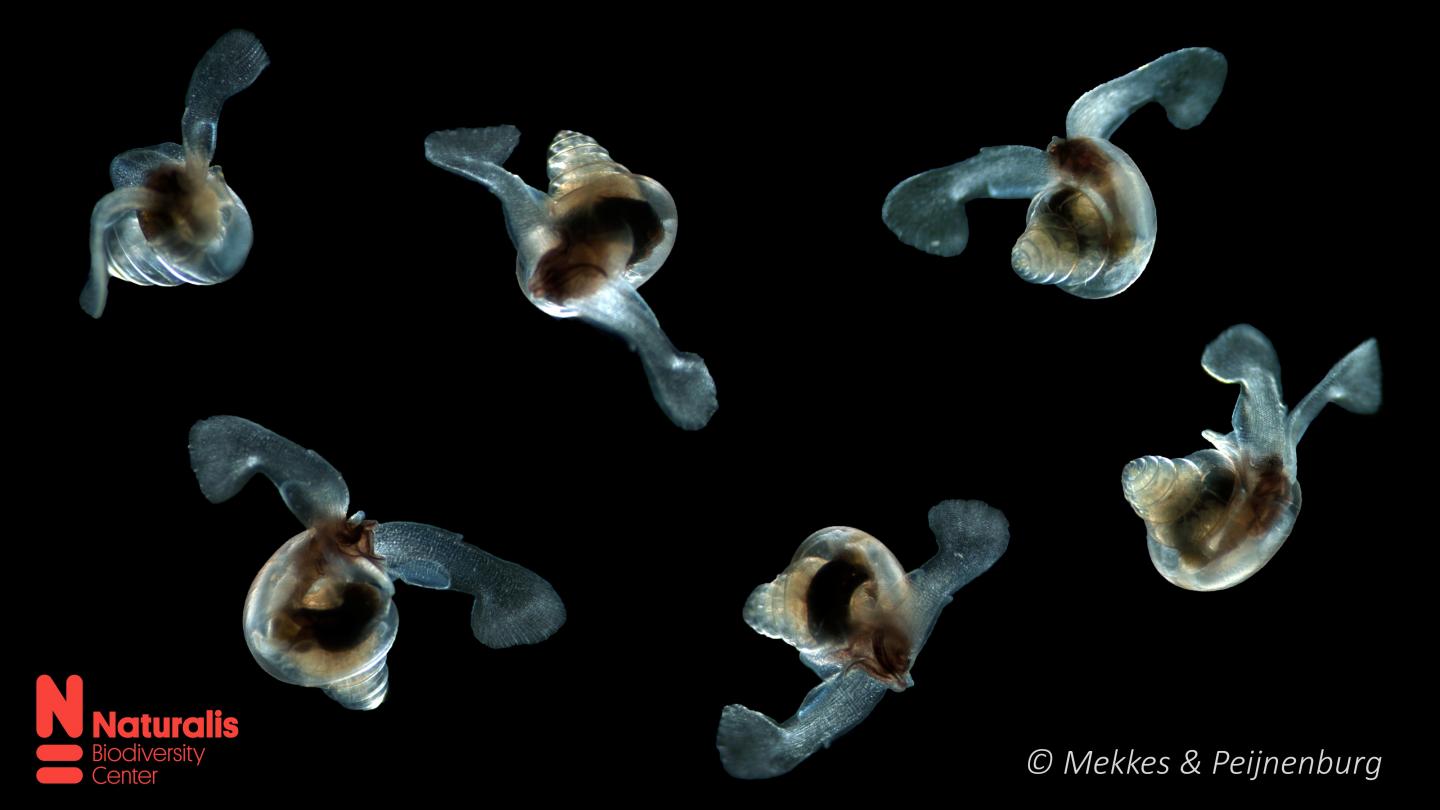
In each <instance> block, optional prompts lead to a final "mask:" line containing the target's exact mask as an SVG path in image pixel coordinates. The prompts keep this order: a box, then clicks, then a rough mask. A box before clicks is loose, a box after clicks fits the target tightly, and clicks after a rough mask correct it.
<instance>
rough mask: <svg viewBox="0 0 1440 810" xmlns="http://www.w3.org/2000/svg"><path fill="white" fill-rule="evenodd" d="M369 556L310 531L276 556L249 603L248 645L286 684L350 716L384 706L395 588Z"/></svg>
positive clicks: (257, 578)
mask: <svg viewBox="0 0 1440 810" xmlns="http://www.w3.org/2000/svg"><path fill="white" fill-rule="evenodd" d="M382 565H383V563H380V562H378V561H377V559H376V558H372V557H370V556H367V554H366V553H365V549H364V548H363V547H362V548H357V547H355V546H353V545H347V544H344V543H341V542H339V540H338V538H337V537H336V536H334V535H333V534H332V533H330V532H323V531H318V530H315V529H308V530H306V531H304V532H301V533H300V534H298V535H296V536H295V537H293V538H292V539H291V540H290V541H289V542H287V543H285V545H283V546H281V547H280V550H279V551H277V552H275V554H274V556H272V557H271V558H270V560H269V561H268V562H266V563H265V566H264V567H263V568H261V569H260V573H259V574H257V575H256V576H255V581H254V583H253V584H252V585H251V586H250V592H249V593H248V594H246V596H245V619H244V628H245V642H246V644H248V645H249V647H250V653H251V654H252V655H253V656H255V660H256V661H257V662H258V663H259V664H260V666H261V667H262V668H263V669H264V670H265V671H266V672H268V673H270V674H271V675H273V676H274V677H275V678H277V679H279V680H281V681H284V682H285V683H293V684H298V685H300V686H316V687H321V688H323V689H324V690H325V692H326V694H328V695H330V696H331V697H332V698H334V699H335V700H337V701H339V702H340V704H341V705H343V706H345V707H346V708H349V709H373V708H375V707H376V706H379V705H380V703H381V702H383V701H384V700H385V695H386V691H387V690H388V688H389V671H388V668H387V667H386V663H385V658H386V654H387V653H389V651H390V647H391V645H392V644H394V643H395V634H396V630H397V629H398V627H399V619H400V616H399V612H398V611H397V610H396V608H395V603H394V602H393V601H392V597H393V596H394V595H395V586H394V584H393V583H392V582H391V581H390V578H389V577H388V576H387V575H386V573H385V571H384V570H383V568H382V567H381V566H382Z"/></svg>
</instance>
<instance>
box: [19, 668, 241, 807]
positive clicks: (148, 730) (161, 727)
mask: <svg viewBox="0 0 1440 810" xmlns="http://www.w3.org/2000/svg"><path fill="white" fill-rule="evenodd" d="M57 722H58V724H59V726H60V728H61V729H62V730H64V732H65V734H66V736H68V737H69V738H70V739H72V740H75V739H79V738H80V737H82V736H84V734H85V681H84V680H83V679H82V678H81V677H80V676H79V675H71V676H70V677H68V678H66V679H65V690H64V691H63V692H62V691H61V690H60V687H59V686H57V685H56V684H55V679H54V678H51V677H50V676H49V675H41V676H40V677H39V678H36V679H35V733H36V734H37V735H39V736H40V737H42V738H49V737H51V736H53V735H54V734H55V726H56V724H57ZM90 736H91V737H92V738H94V740H95V742H93V743H91V745H90V761H91V762H92V763H94V764H93V765H91V766H88V767H89V774H88V776H89V779H90V781H92V782H94V783H96V784H100V785H153V784H155V782H156V779H157V778H158V777H159V774H160V769H159V768H158V767H154V768H149V767H135V766H145V765H157V766H158V765H188V766H196V767H198V766H199V765H200V763H201V762H203V761H204V760H205V746H203V745H194V744H192V743H190V742H181V744H179V745H176V744H174V743H175V742H177V741H188V740H213V739H219V738H233V737H238V736H240V721H239V720H238V719H236V718H234V717H226V716H225V713H224V712H222V711H220V710H219V709H208V710H206V712H205V714H204V716H202V717H155V716H153V715H149V714H142V715H140V716H139V717H134V716H118V715H117V714H116V713H115V712H113V711H111V712H101V711H96V712H93V713H92V714H91V715H90ZM135 739H140V740H166V741H169V743H170V744H163V743H138V742H137V743H128V744H127V743H117V742H107V741H111V740H135ZM35 756H36V757H38V758H39V759H40V761H41V762H47V763H49V762H79V761H81V760H82V759H84V758H85V749H84V748H82V747H81V746H80V745H78V744H76V743H42V744H41V745H40V746H39V747H38V748H36V749H35ZM127 766H128V767H127ZM86 776H87V774H86V773H85V771H84V770H82V769H81V768H80V767H79V766H77V765H43V766H41V767H40V768H38V769H37V770H36V771H35V779H36V781H38V782H40V783H41V784H46V785H73V784H75V783H76V782H81V781H84V780H85V778H86Z"/></svg>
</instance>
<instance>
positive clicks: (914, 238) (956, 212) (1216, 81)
mask: <svg viewBox="0 0 1440 810" xmlns="http://www.w3.org/2000/svg"><path fill="white" fill-rule="evenodd" d="M1225 73H1226V63H1225V57H1223V56H1221V55H1220V54H1219V53H1216V52H1215V51H1212V50H1210V49H1209V48H1186V49H1184V50H1180V51H1175V52H1173V53H1168V54H1166V55H1164V56H1162V57H1160V58H1159V59H1156V60H1155V61H1154V62H1151V63H1150V64H1148V65H1143V66H1141V67H1140V68H1137V69H1136V70H1134V71H1131V72H1130V73H1127V74H1126V75H1124V76H1121V77H1120V78H1118V79H1115V80H1113V81H1110V82H1106V83H1105V84H1102V85H1100V86H1099V87H1096V88H1095V89H1093V90H1091V91H1090V92H1088V93H1086V94H1085V95H1083V96H1081V97H1080V98H1079V99H1077V100H1076V101H1075V104H1074V105H1073V106H1071V108H1070V112H1069V114H1068V115H1067V116H1066V118H1065V132H1066V136H1065V138H1063V139H1062V138H1056V139H1055V140H1053V141H1052V142H1051V144H1050V147H1049V149H1047V150H1046V151H1044V152H1042V151H1040V150H1039V149H1034V148H1031V147H1028V146H1001V147H988V148H985V149H981V150H980V154H978V155H976V156H975V157H972V158H970V159H968V160H964V161H961V162H960V163H956V164H954V165H951V166H946V167H944V168H940V169H933V170H931V171H928V172H922V173H920V174H917V175H915V176H914V177H911V178H909V179H907V180H905V181H904V182H902V183H900V184H899V185H897V186H895V188H894V189H892V190H891V191H890V194H889V196H887V197H886V198H885V206H884V208H883V209H882V212H881V215H882V217H883V218H884V220H885V224H886V226H888V227H889V228H890V230H891V231H893V232H894V233H895V235H896V236H897V237H899V239H900V241H902V242H904V243H905V244H907V245H911V246H912V247H916V248H919V249H920V250H923V251H925V252H927V253H931V254H934V255H937V256H958V255H959V254H960V252H961V251H963V250H964V249H965V246H966V244H967V243H968V242H969V240H970V225H969V222H968V220H967V219H966V218H965V203H967V202H969V201H970V200H974V199H979V198H983V197H991V198H994V199H1007V200H1008V199H1021V200H1030V208H1029V211H1028V212H1027V214H1026V229H1025V232H1024V234H1023V235H1022V236H1021V237H1020V239H1019V240H1018V241H1017V242H1016V244H1015V248H1014V250H1012V251H1011V255H1010V263H1011V266H1012V267H1013V268H1014V270H1015V272H1016V273H1018V274H1019V275H1020V277H1021V278H1023V279H1025V280H1026V281H1029V282H1032V283H1035V284H1054V285H1055V286H1057V287H1059V288H1060V289H1062V290H1064V291H1066V292H1068V293H1070V294H1071V295H1075V296H1079V297H1081V298H1107V297H1109V296H1112V295H1118V294H1120V293H1121V292H1124V291H1125V289H1126V288H1128V287H1129V286H1130V285H1131V284H1133V283H1134V282H1135V279H1137V278H1139V277H1140V274H1141V273H1142V272H1143V271H1144V270H1145V266H1146V264H1147V263H1149V261H1150V254H1151V252H1152V251H1153V250H1154V246H1155V230H1156V227H1155V203H1154V201H1153V200H1152V199H1151V196H1150V188H1149V186H1148V185H1147V184H1146V182H1145V179H1144V178H1143V177H1142V176H1141V174H1140V170H1139V169H1138V168H1136V166H1135V163H1134V161H1132V160H1131V159H1130V157H1129V156H1128V155H1126V154H1125V153H1124V152H1122V151H1120V149H1119V148H1117V147H1116V146H1115V145H1114V144H1112V143H1110V136H1111V135H1113V134H1114V132H1115V130H1116V129H1117V128H1119V126H1120V125H1121V124H1122V123H1124V122H1125V120H1126V119H1127V118H1129V117H1130V115H1131V114H1132V113H1134V112H1135V111H1136V110H1138V109H1139V108H1141V107H1143V106H1145V105H1146V104H1148V103H1150V102H1151V101H1155V102H1159V103H1160V104H1161V105H1163V106H1164V107H1165V111H1166V113H1167V114H1168V115H1169V117H1170V122H1171V123H1172V124H1174V125H1175V126H1177V127H1179V128H1181V129H1189V128H1190V127H1193V126H1195V125H1196V124H1199V123H1200V122H1201V121H1203V120H1205V117H1206V116H1207V115H1208V114H1209V113H1210V108H1211V107H1213V106H1214V104H1215V101H1216V100H1217V99H1218V98H1219V96H1220V89H1221V87H1223V86H1224V84H1225Z"/></svg>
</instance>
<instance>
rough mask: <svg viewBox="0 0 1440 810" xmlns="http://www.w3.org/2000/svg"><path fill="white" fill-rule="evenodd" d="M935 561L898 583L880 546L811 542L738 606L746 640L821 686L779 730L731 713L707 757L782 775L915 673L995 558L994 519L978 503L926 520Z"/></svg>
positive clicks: (752, 774)
mask: <svg viewBox="0 0 1440 810" xmlns="http://www.w3.org/2000/svg"><path fill="white" fill-rule="evenodd" d="M930 528H931V531H933V532H934V533H935V537H936V541H937V542H938V544H939V547H940V551H939V553H938V554H936V555H935V556H934V557H932V558H931V559H930V560H929V561H928V562H926V563H925V564H924V565H922V566H921V567H919V568H917V569H916V570H914V571H911V572H909V573H906V572H905V570H904V569H903V568H902V567H901V566H900V563H899V561H898V560H897V559H896V558H895V555H894V554H892V553H891V552H890V550H889V549H887V548H886V547H885V546H884V545H883V544H882V543H881V542H880V541H879V540H876V539H875V538H874V537H872V536H870V535H868V534H866V533H865V532H862V531H860V530H858V529H852V528H848V527H844V526H837V527H832V528H829V529H824V530H822V531H819V532H816V533H815V534H813V535H811V536H810V537H809V538H807V539H806V540H805V542H804V543H802V544H801V546H800V548H799V550H798V551H797V552H796V553H795V555H794V557H793V558H792V559H791V562H790V564H789V565H788V566H787V567H786V568H785V570H784V571H782V572H781V573H780V575H779V576H777V577H776V578H775V579H774V580H772V581H771V582H769V583H766V584H764V585H761V586H760V587H758V588H756V589H755V590H754V591H753V592H752V593H751V594H750V598H749V599H748V600H746V603H745V611H744V616H745V622H746V624H748V625H750V627H751V628H752V629H754V630H755V631H756V632H757V633H760V634H761V635H765V636H769V637H771V638H779V639H782V640H784V641H785V642H786V643H787V644H790V645H791V646H793V647H795V648H796V649H798V650H799V652H800V658H801V660H802V661H803V662H804V663H805V665H806V666H808V667H810V669H811V670H813V671H814V672H815V674H816V675H819V676H820V678H821V680H822V682H821V684H820V685H819V686H817V687H815V688H814V689H812V690H811V691H810V694H809V695H807V696H806V697H805V700H804V702H803V703H802V704H801V705H800V709H799V710H798V711H797V712H796V713H795V716H793V717H791V718H790V719H789V720H787V721H785V722H784V723H776V722H775V721H773V720H771V719H770V718H769V717H766V716H765V715H763V714H761V713H759V712H756V711H754V710H752V709H748V708H746V707H744V706H740V705H738V704H737V705H731V706H726V707H725V709H724V710H723V711H722V712H721V714H720V726H719V730H718V732H717V734H716V747H717V748H718V749H719V752H720V761H721V764H722V765H724V767H725V770H726V771H727V772H728V773H729V774H730V775H731V776H735V777H737V778H741V779H764V778H768V777H772V776H779V775H780V774H783V773H786V772H787V771H789V770H791V769H792V768H794V767H795V766H797V765H799V764H800V763H801V762H803V761H804V760H805V759H806V758H807V757H809V756H810V755H811V754H813V753H814V752H815V751H818V750H819V749H820V748H823V747H826V746H828V745H830V743H831V742H833V741H834V740H835V738H836V737H839V736H840V735H842V734H844V733H845V732H847V731H849V730H850V729H852V728H854V727H855V726H856V725H858V724H859V723H860V722H861V721H862V720H864V719H865V718H866V717H867V716H869V714H870V712H871V710H873V709H874V708H875V705H876V704H877V703H879V702H880V698H882V697H884V695H885V693H886V692H887V691H895V692H900V691H904V690H905V689H906V688H908V687H910V686H912V685H913V684H914V679H913V677H912V676H911V673H910V670H911V667H912V666H913V665H914V662H915V658H916V656H918V655H919V653H920V650H921V648H922V647H924V646H925V642H926V641H927V640H928V639H929V637H930V632H931V630H932V629H933V628H934V626H935V621H936V620H937V619H938V618H939V616H940V611H941V610H942V609H943V608H944V607H945V605H947V604H949V603H950V601H951V598H952V596H953V594H954V593H955V592H956V591H957V590H959V589H960V588H962V587H964V586H965V585H966V584H968V583H969V582H970V581H971V580H972V579H974V578H975V577H976V576H979V575H980V574H981V573H984V572H985V571H986V570H988V569H989V568H990V566H991V565H993V564H994V563H995V561H996V560H997V559H999V558H1000V555H1002V554H1004V553H1005V548H1006V546H1007V545H1008V544H1009V537H1010V533H1009V527H1008V524H1007V523H1006V521H1005V516H1004V515H1002V514H1001V513H1000V512H999V511H998V510H996V509H992V508H991V507H989V506H986V505H985V504H983V503H980V502H979V501H944V502H942V503H940V504H939V505H937V506H936V507H935V508H933V509H931V510H930Z"/></svg>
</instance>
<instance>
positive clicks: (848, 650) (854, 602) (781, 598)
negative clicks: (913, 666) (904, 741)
mask: <svg viewBox="0 0 1440 810" xmlns="http://www.w3.org/2000/svg"><path fill="white" fill-rule="evenodd" d="M911 606H912V605H911V602H910V587H909V582H908V580H907V579H906V576H905V569H904V568H903V567H901V565H900V561H899V560H897V559H895V555H894V554H892V553H890V550H889V549H888V548H886V547H885V545H884V544H883V543H881V542H880V541H879V540H876V539H875V538H874V537H871V536H870V535H868V534H866V533H865V532H862V531H860V530H858V529H851V528H846V527H843V526H841V527H834V528H830V529H824V530H822V531H819V532H816V533H815V534H812V535H811V536H810V537H809V538H808V539H806V541H805V542H804V543H803V544H802V545H801V546H800V549H799V550H798V551H796V552H795V557H794V558H793V559H792V560H791V562H790V565H789V566H788V567H787V568H786V569H785V570H784V571H783V572H781V574H780V575H779V576H777V577H776V578H775V579H774V580H773V581H771V582H768V583H766V584H764V585H761V586H760V587H758V588H756V589H755V590H754V591H753V592H752V593H751V594H750V598H749V599H748V600H747V601H746V602H745V614H744V615H745V623H746V624H748V625H750V626H751V627H752V628H754V629H755V631H756V632H758V633H761V634H762V635H765V636H769V637H770V638H778V639H783V640H784V641H785V642H786V643H788V644H790V645H792V646H794V647H795V648H796V649H798V650H799V651H800V655H801V656H802V657H803V658H804V659H805V661H806V663H807V664H809V665H810V667H811V668H812V669H814V670H815V671H816V672H817V673H828V672H833V671H835V670H838V669H845V668H847V667H860V668H861V669H863V670H864V671H866V672H867V673H869V674H870V675H872V676H873V677H875V678H876V679H877V680H879V681H881V682H883V683H885V684H886V685H888V686H889V687H890V688H891V689H894V690H895V691H901V690H903V689H905V688H906V687H907V686H909V685H911V683H912V681H911V680H910V674H909V670H910V651H911V643H912V641H911V640H912V639H913V638H914V636H915V628H914V621H913V616H912V615H911V614H910V612H909V609H910V607H911ZM822 677H823V675H822Z"/></svg>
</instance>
